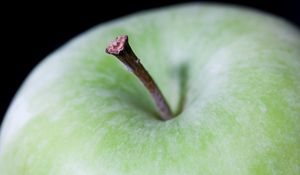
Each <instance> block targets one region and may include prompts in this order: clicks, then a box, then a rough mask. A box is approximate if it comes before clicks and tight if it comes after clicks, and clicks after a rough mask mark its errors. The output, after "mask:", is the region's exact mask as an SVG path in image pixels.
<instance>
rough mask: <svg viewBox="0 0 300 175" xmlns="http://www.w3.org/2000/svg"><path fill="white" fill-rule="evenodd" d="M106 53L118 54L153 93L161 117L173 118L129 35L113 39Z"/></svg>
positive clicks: (165, 118)
mask: <svg viewBox="0 0 300 175" xmlns="http://www.w3.org/2000/svg"><path fill="white" fill-rule="evenodd" d="M105 51H106V53H108V54H111V55H114V56H116V57H117V58H118V59H119V60H120V61H121V62H122V63H124V64H125V65H126V67H128V68H129V69H130V70H132V72H133V73H134V74H135V75H136V76H137V77H138V78H139V79H140V81H141V82H142V83H143V84H144V86H145V87H146V88H147V89H148V91H149V92H150V94H151V95H152V97H153V99H154V101H155V104H156V106H157V108H158V109H159V113H160V117H161V119H163V120H169V119H171V118H173V115H172V113H171V110H170V107H169V105H168V103H167V101H166V100H165V98H164V96H163V94H162V93H161V91H160V90H159V88H158V86H157V85H156V83H155V82H154V80H153V79H152V77H151V76H150V75H149V73H148V72H147V70H146V69H145V68H144V66H143V65H142V64H141V63H140V61H139V59H138V57H137V56H136V55H135V54H134V52H133V51H132V49H131V47H130V45H129V43H128V36H127V35H121V36H119V37H117V38H116V39H115V40H114V41H112V42H111V43H110V44H109V45H108V47H107V48H106V50H105Z"/></svg>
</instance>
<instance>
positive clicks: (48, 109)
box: [0, 3, 300, 175]
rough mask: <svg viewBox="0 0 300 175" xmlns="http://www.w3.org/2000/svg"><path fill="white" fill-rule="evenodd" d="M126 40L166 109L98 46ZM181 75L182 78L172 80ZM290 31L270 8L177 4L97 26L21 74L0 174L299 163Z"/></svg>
mask: <svg viewBox="0 0 300 175" xmlns="http://www.w3.org/2000/svg"><path fill="white" fill-rule="evenodd" d="M119 34H128V35H129V37H130V38H129V42H130V43H131V46H132V47H133V48H134V50H135V52H136V54H137V55H138V56H139V57H140V58H141V62H142V63H143V64H144V66H145V67H146V68H147V69H148V70H149V72H150V74H151V75H152V76H153V78H154V79H155V80H156V82H157V84H158V85H159V86H160V88H161V90H162V92H163V93H164V94H165V96H166V99H167V101H169V102H170V106H171V108H172V109H173V110H174V111H175V110H176V108H177V103H178V101H179V100H180V94H183V96H185V98H186V102H185V106H184V110H183V112H182V113H180V114H179V115H178V116H177V117H176V118H175V119H172V120H169V121H166V122H163V121H161V120H159V119H158V118H157V112H156V109H155V106H154V103H153V102H152V99H151V97H150V95H149V94H148V92H147V91H146V90H145V88H144V87H143V86H142V85H141V83H140V82H139V81H138V80H137V78H136V77H134V76H133V75H132V74H131V73H130V72H128V71H126V69H124V66H123V65H122V64H120V63H119V62H118V61H117V60H116V59H115V58H113V57H112V56H110V55H107V54H106V53H105V52H104V50H105V47H106V45H107V44H108V43H109V41H111V40H113V39H114V38H115V37H116V36H118V35H119ZM182 82H185V83H182ZM299 123H300V33H299V30H298V29H296V28H295V27H294V26H292V25H291V24H289V23H288V22H286V21H284V20H283V19H279V18H277V17H274V16H271V15H268V14H264V13H262V12H258V11H255V10H251V9H247V8H242V7H235V6H225V5H218V4H203V3H199V4H185V5H181V6H173V7H169V8H164V9H159V10H154V11H148V12H142V13H138V14H134V15H131V16H128V17H125V18H122V19H119V20H116V21H113V22H110V23H106V24H103V25H100V26H97V27H95V28H93V29H91V30H89V31H87V32H86V33H84V34H82V35H80V36H78V37H77V38H75V39H73V40H72V41H71V42H69V43H68V44H66V45H65V46H63V47H62V48H61V49H59V50H58V51H56V52H54V53H53V54H51V55H50V56H49V57H47V58H46V59H45V60H44V61H43V62H42V63H41V64H40V65H38V66H37V68H35V70H34V71H33V72H32V73H31V74H30V76H29V77H28V78H27V80H26V82H25V83H24V84H23V86H22V87H21V89H20V90H19V92H18V93H17V95H16V96H15V99H14V100H13V103H12V104H11V106H10V108H9V110H8V112H7V114H6V116H5V121H4V123H3V124H2V128H1V142H0V174H1V175H21V174H22V175H41V174H42V175H50V174H55V175H66V174H72V175H79V174H80V175H81V174H88V175H94V174H95V175H96V174H97V175H98V174H110V175H114V174H131V175H140V174H145V175H147V174H151V175H156V174H157V175H162V174H172V175H176V174H180V175H182V174H197V175H199V174H205V175H210V174H213V175H217V174H222V175H224V174H234V175H236V174H243V175H254V174H256V175H258V174H261V175H265V174H288V175H296V174H299V173H300V149H299V148H300V124H299Z"/></svg>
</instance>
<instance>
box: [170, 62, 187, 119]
mask: <svg viewBox="0 0 300 175" xmlns="http://www.w3.org/2000/svg"><path fill="white" fill-rule="evenodd" d="M176 72H177V76H178V79H179V83H178V86H179V101H178V104H177V107H176V111H175V112H174V116H177V115H179V114H181V112H182V111H183V109H184V106H185V103H186V92H187V83H188V77H189V76H188V64H187V63H182V64H180V65H179V67H178V68H177V70H176Z"/></svg>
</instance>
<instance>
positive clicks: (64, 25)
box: [0, 0, 300, 122]
mask: <svg viewBox="0 0 300 175" xmlns="http://www.w3.org/2000/svg"><path fill="white" fill-rule="evenodd" d="M101 1H102V4H101ZM183 2H186V1H183V0H181V1H180V0H175V1H167V0H160V1H158V2H155V1H148V2H147V1H146V0H141V1H138V2H135V3H133V2H129V1H125V0H124V1H122V2H116V1H112V0H111V1H107V0H105V4H104V1H103V0H99V1H98V2H97V3H90V2H87V1H84V2H78V3H76V2H69V3H64V4H63V3H61V2H54V1H51V3H50V2H48V3H47V2H44V1H43V2H42V3H32V4H29V3H28V2H26V3H19V2H12V3H11V4H2V5H1V8H2V10H1V18H4V19H2V20H1V26H2V27H1V28H2V29H1V30H4V31H3V32H1V43H2V44H1V45H2V46H1V59H0V66H1V74H0V75H1V77H0V78H1V80H0V83H1V84H0V87H1V89H0V100H1V101H0V122H1V119H2V117H3V116H4V114H5V112H6V110H7V108H8V106H9V104H10V102H11V100H12V98H13V96H14V94H15V93H16V91H17V90H18V88H19V87H20V85H21V83H22V82H23V80H24V79H25V78H26V76H27V75H28V74H29V72H30V70H32V69H33V68H34V67H35V65H36V64H37V63H39V62H40V61H41V60H42V59H43V58H44V57H45V56H47V55H48V54H49V53H51V52H52V51H54V50H55V49H57V48H58V47H60V46H61V45H63V44H64V43H65V42H67V41H68V40H69V39H71V38H72V37H74V36H76V35H78V34H80V33H82V32H83V31H85V30H87V29H89V28H90V27H92V26H94V25H97V24H99V23H102V22H105V21H109V20H112V19H114V18H117V17H121V16H123V15H126V14H130V13H134V12H137V11H141V10H144V9H151V8H155V7H161V6H166V5H170V4H177V3H183ZM218 2H223V3H233V4H240V5H244V6H249V7H254V8H257V9H261V10H263V11H266V12H269V13H272V14H275V15H277V16H281V17H283V18H286V19H287V20H289V21H291V22H292V23H294V24H296V25H298V26H300V18H299V16H300V6H299V4H298V2H297V0H269V1H267V0H246V1H237V0H228V1H218ZM108 9H111V11H112V12H108Z"/></svg>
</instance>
